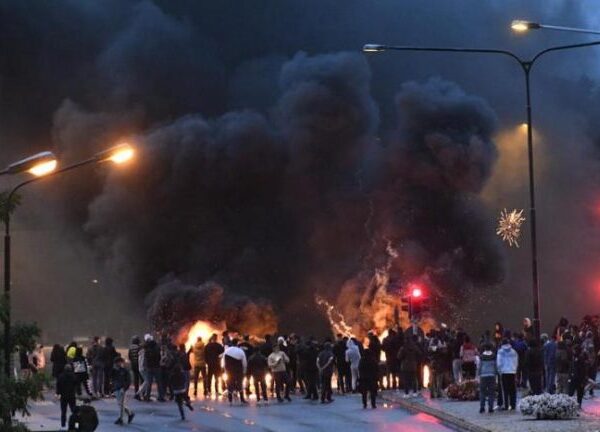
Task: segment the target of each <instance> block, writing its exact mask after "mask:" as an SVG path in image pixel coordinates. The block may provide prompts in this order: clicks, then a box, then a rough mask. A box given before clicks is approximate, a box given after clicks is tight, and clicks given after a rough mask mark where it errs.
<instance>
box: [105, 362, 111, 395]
mask: <svg viewBox="0 0 600 432" xmlns="http://www.w3.org/2000/svg"><path fill="white" fill-rule="evenodd" d="M111 373H112V366H111V367H105V368H104V394H106V395H110V394H112V392H113V390H112V385H111V382H110V376H111Z"/></svg>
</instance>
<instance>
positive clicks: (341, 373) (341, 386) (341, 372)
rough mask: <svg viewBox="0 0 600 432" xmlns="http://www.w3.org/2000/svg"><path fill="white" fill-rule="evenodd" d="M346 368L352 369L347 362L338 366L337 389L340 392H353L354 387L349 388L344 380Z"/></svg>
mask: <svg viewBox="0 0 600 432" xmlns="http://www.w3.org/2000/svg"><path fill="white" fill-rule="evenodd" d="M346 369H350V367H349V366H348V365H347V364H341V365H340V366H339V367H338V370H337V390H338V393H346V392H351V391H352V388H347V387H346V383H345V381H344V379H345V377H346V375H347V373H346Z"/></svg>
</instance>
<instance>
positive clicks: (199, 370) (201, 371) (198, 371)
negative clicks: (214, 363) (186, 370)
mask: <svg viewBox="0 0 600 432" xmlns="http://www.w3.org/2000/svg"><path fill="white" fill-rule="evenodd" d="M200 375H202V385H204V396H206V395H207V394H208V390H209V388H208V385H206V365H202V366H194V396H195V395H197V394H198V378H199V377H200Z"/></svg>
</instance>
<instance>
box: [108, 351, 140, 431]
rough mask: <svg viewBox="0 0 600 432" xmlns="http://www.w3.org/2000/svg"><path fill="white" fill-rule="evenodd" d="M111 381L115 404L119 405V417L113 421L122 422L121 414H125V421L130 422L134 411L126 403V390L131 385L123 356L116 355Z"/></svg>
mask: <svg viewBox="0 0 600 432" xmlns="http://www.w3.org/2000/svg"><path fill="white" fill-rule="evenodd" d="M110 378H111V383H112V388H113V391H114V392H115V397H116V399H117V404H118V406H119V418H117V420H116V421H115V424H116V425H122V424H123V415H124V414H127V423H128V424H129V423H131V422H132V421H133V418H134V417H135V413H134V412H133V411H131V410H130V409H129V408H128V407H127V405H126V400H125V399H126V396H127V390H128V389H129V387H130V386H131V376H130V374H129V371H128V370H127V369H126V368H125V360H123V357H117V358H116V359H115V361H114V367H113V370H112V372H111V377H110Z"/></svg>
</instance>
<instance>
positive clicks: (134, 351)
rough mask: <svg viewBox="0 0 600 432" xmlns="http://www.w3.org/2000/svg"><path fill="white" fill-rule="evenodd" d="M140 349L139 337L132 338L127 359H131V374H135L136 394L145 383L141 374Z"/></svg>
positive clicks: (134, 386)
mask: <svg viewBox="0 0 600 432" xmlns="http://www.w3.org/2000/svg"><path fill="white" fill-rule="evenodd" d="M140 348H141V347H140V338H139V337H138V336H134V337H132V338H131V345H129V351H128V352H127V357H129V363H130V364H131V373H132V374H133V388H134V390H135V392H136V393H137V392H138V391H139V389H140V381H143V380H142V376H141V374H140V363H139V355H140Z"/></svg>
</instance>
